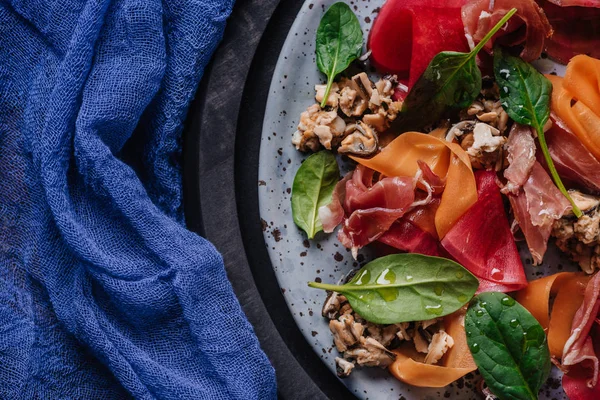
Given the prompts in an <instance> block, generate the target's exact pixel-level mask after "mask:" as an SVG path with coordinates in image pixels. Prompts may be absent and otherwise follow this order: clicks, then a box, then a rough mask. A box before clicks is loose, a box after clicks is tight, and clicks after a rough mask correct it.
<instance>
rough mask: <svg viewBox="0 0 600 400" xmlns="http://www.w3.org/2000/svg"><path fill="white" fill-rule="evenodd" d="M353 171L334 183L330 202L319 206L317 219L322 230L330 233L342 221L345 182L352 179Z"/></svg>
mask: <svg viewBox="0 0 600 400" xmlns="http://www.w3.org/2000/svg"><path fill="white" fill-rule="evenodd" d="M353 173H354V172H348V173H347V174H346V175H345V176H344V177H343V178H342V180H341V181H339V182H338V183H337V185H335V189H333V193H332V195H331V203H329V204H328V205H326V206H322V207H319V219H320V220H321V223H322V224H323V231H324V232H325V233H331V232H333V231H334V230H335V228H336V227H337V226H338V225H339V224H341V223H342V222H344V216H345V215H346V213H345V212H344V207H343V206H342V202H343V201H344V199H345V198H346V182H348V181H349V180H350V179H352V175H353Z"/></svg>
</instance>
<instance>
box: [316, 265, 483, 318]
mask: <svg viewBox="0 0 600 400" xmlns="http://www.w3.org/2000/svg"><path fill="white" fill-rule="evenodd" d="M308 285H309V286H310V287H314V288H318V289H324V290H334V291H336V292H339V293H343V294H344V295H345V296H346V298H347V299H348V301H349V302H350V305H351V306H352V308H353V309H354V311H356V312H357V313H358V314H360V316H361V317H363V318H364V319H366V320H367V321H371V322H373V323H376V324H395V323H399V322H407V321H423V320H428V319H432V318H437V317H441V316H444V315H448V314H451V313H453V312H454V311H456V310H458V309H459V308H461V307H462V306H463V305H464V304H466V302H467V301H469V299H471V298H472V297H473V295H474V294H475V291H476V290H477V287H478V286H479V281H478V280H477V278H476V277H475V276H473V275H472V274H471V273H470V272H469V271H468V270H466V269H465V268H464V267H462V266H461V265H460V264H457V263H455V262H454V261H452V260H448V259H446V258H440V257H430V256H424V255H421V254H392V255H389V256H385V257H381V258H378V259H376V260H374V261H371V262H370V263H368V264H367V265H365V266H364V267H363V268H361V269H360V270H359V271H358V272H357V273H356V275H354V278H352V280H350V282H348V283H347V284H345V285H328V284H324V283H316V282H309V284H308Z"/></svg>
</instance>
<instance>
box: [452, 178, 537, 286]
mask: <svg viewBox="0 0 600 400" xmlns="http://www.w3.org/2000/svg"><path fill="white" fill-rule="evenodd" d="M475 179H476V181H477V193H478V196H479V199H478V200H477V202H476V203H475V204H474V205H473V206H472V207H471V208H470V209H469V210H468V211H467V212H466V213H465V215H463V216H462V217H461V218H460V219H459V220H458V222H457V223H456V224H455V225H454V227H453V228H452V229H451V230H450V231H449V232H448V234H447V235H446V236H445V237H444V239H443V240H442V246H443V247H444V249H445V250H446V251H447V252H448V253H449V254H450V255H451V256H452V257H453V258H454V259H455V260H456V261H458V262H459V263H460V264H462V265H463V266H464V267H465V268H467V269H468V270H469V271H471V273H473V274H474V275H475V276H477V277H478V278H480V279H483V280H484V282H483V284H484V286H485V288H486V289H487V288H496V287H497V288H499V289H503V290H504V291H513V290H519V289H522V288H523V287H525V286H527V279H526V278H525V272H524V271H523V264H522V263H521V258H520V257H519V252H518V251H517V246H516V244H515V240H514V237H513V235H512V232H511V230H510V227H509V225H508V219H507V217H506V212H505V211H504V204H503V202H502V196H501V194H500V189H499V188H498V185H497V184H496V174H495V173H494V172H492V171H477V172H476V173H475Z"/></svg>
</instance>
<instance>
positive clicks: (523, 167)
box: [502, 123, 535, 194]
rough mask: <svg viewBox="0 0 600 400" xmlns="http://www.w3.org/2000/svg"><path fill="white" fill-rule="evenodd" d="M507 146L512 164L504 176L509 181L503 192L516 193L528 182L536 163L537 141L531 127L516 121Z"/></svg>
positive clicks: (509, 160)
mask: <svg viewBox="0 0 600 400" xmlns="http://www.w3.org/2000/svg"><path fill="white" fill-rule="evenodd" d="M506 147H507V150H508V162H509V163H510V164H509V166H508V168H506V169H505V170H504V177H505V178H506V180H507V181H508V183H507V184H506V186H505V187H504V188H503V189H502V192H503V193H505V194H506V193H513V194H516V193H518V192H519V189H520V188H521V187H522V186H523V185H524V184H525V182H527V178H529V175H530V174H531V170H532V169H533V165H534V164H535V141H534V140H533V135H532V134H531V128H530V127H528V126H525V125H521V124H518V123H514V124H513V126H512V128H511V130H510V133H509V135H508V142H507V143H506Z"/></svg>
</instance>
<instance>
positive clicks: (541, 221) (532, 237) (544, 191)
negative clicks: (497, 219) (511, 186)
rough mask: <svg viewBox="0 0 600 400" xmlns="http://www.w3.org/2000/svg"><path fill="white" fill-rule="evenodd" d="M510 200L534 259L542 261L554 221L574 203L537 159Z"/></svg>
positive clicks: (537, 262)
mask: <svg viewBox="0 0 600 400" xmlns="http://www.w3.org/2000/svg"><path fill="white" fill-rule="evenodd" d="M509 200H510V204H511V206H512V209H513V213H514V216H515V219H516V221H517V223H518V224H519V226H520V227H521V230H522V231H523V234H524V235H525V240H526V241H527V246H528V247H529V251H530V252H531V256H532V258H533V262H534V264H540V263H541V262H542V259H543V258H544V254H545V253H546V249H547V245H548V238H549V237H550V233H551V231H552V225H553V224H554V221H556V220H557V219H560V218H561V217H562V216H563V214H564V213H565V212H566V211H567V210H569V209H570V207H571V205H570V203H569V201H568V200H567V199H566V197H565V196H563V194H562V193H561V192H560V191H559V190H558V189H557V188H556V186H554V183H553V182H552V179H551V178H550V176H548V173H547V172H546V171H545V170H544V168H543V167H542V166H541V165H540V164H539V163H538V162H535V163H534V166H533V168H532V170H531V174H530V175H529V178H527V181H526V182H525V184H524V185H523V188H522V189H521V190H520V191H519V192H518V194H517V195H509Z"/></svg>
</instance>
